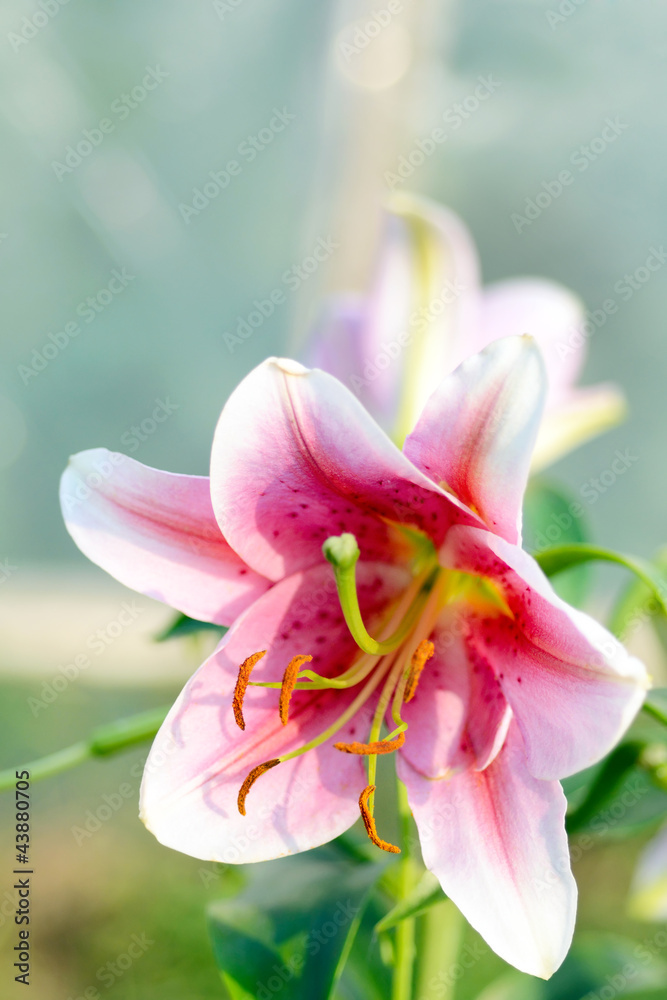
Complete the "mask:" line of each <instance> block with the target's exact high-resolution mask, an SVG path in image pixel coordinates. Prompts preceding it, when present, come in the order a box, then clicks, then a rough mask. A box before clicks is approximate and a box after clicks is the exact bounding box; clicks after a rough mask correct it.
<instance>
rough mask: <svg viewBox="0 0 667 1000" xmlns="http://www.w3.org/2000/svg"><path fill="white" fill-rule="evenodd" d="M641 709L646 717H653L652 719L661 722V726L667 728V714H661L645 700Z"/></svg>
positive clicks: (660, 711)
mask: <svg viewBox="0 0 667 1000" xmlns="http://www.w3.org/2000/svg"><path fill="white" fill-rule="evenodd" d="M642 708H643V710H644V711H645V712H646V714H647V715H651V716H653V718H654V719H657V721H658V722H661V723H662V724H663V726H667V713H665V712H663V711H662V709H661V708H658V706H657V705H653V704H652V703H651V702H650V701H648V700H647V701H645V702H644V704H643V705H642Z"/></svg>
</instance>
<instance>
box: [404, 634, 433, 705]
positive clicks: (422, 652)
mask: <svg viewBox="0 0 667 1000" xmlns="http://www.w3.org/2000/svg"><path fill="white" fill-rule="evenodd" d="M434 653H435V646H434V645H433V643H432V642H429V640H428V639H422V641H421V642H420V643H419V645H418V646H417V648H416V649H415V651H414V653H413V654H412V659H411V660H410V670H409V673H408V680H407V683H406V685H405V694H404V695H403V701H412V699H413V698H414V696H415V691H416V690H417V684H418V683H419V678H420V677H421V672H422V670H423V669H424V667H425V666H426V663H427V661H428V660H430V659H431V657H432V656H433V654H434Z"/></svg>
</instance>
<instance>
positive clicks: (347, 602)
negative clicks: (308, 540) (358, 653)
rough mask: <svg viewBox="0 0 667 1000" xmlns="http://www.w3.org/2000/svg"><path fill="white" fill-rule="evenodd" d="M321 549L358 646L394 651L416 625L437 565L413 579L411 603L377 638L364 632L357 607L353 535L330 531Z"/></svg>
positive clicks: (372, 650)
mask: <svg viewBox="0 0 667 1000" xmlns="http://www.w3.org/2000/svg"><path fill="white" fill-rule="evenodd" d="M322 552H323V553H324V556H325V558H326V559H327V560H328V562H330V563H331V565H332V566H333V568H334V576H335V578H336V587H337V588H338V598H339V600H340V606H341V609H342V611H343V615H344V616H345V622H346V624H347V627H348V628H349V630H350V632H351V634H352V638H353V639H354V641H355V642H356V644H357V646H359V648H360V649H363V651H364V652H365V653H369V654H370V655H372V656H377V655H385V654H386V653H393V652H394V650H396V649H398V647H399V646H400V645H401V644H402V643H403V642H404V641H405V639H406V638H407V637H408V635H409V634H410V632H411V631H412V629H413V628H414V627H415V624H416V622H417V620H418V618H419V616H420V614H421V612H422V609H423V607H424V604H425V603H426V600H427V588H428V583H429V579H430V578H431V577H433V576H434V575H435V574H436V573H437V569H434V568H430V569H427V570H426V571H425V572H424V573H423V574H422V575H421V577H418V578H417V580H415V581H414V583H415V584H416V585H417V586H416V592H415V594H414V595H412V596H411V602H412V603H411V606H409V607H408V610H407V613H406V615H405V617H404V618H403V621H402V622H401V623H400V625H399V626H398V628H397V629H396V631H395V632H394V634H393V635H392V636H390V637H389V638H388V639H385V640H382V641H380V642H378V640H376V639H374V638H373V637H372V636H371V635H369V633H368V632H367V630H366V626H365V625H364V621H363V618H362V616H361V609H360V607H359V596H358V594H357V581H356V573H355V570H356V565H357V562H358V560H359V555H360V553H359V546H358V545H357V540H356V538H355V537H354V535H352V534H350V533H349V532H345V533H344V534H342V535H332V536H331V538H327V540H326V542H325V543H324V545H323V546H322Z"/></svg>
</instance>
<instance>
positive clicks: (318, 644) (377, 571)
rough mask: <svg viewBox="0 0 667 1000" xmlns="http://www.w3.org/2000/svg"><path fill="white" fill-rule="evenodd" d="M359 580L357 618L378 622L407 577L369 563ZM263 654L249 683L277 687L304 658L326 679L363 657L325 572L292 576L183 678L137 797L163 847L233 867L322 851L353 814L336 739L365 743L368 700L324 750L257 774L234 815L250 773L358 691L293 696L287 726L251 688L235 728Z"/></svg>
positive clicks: (360, 772)
mask: <svg viewBox="0 0 667 1000" xmlns="http://www.w3.org/2000/svg"><path fill="white" fill-rule="evenodd" d="M358 576H359V583H360V588H359V592H360V601H361V605H362V610H363V613H364V615H365V616H366V618H367V620H368V621H369V622H371V623H375V624H377V623H378V620H379V619H378V616H381V615H382V614H383V613H384V612H385V611H386V609H387V606H388V604H389V603H390V602H393V601H394V600H396V598H397V597H398V596H399V595H400V594H401V592H402V590H403V589H404V588H405V586H406V585H407V583H408V581H409V577H408V575H407V574H406V573H405V572H404V571H402V570H399V569H396V568H393V569H392V568H388V567H384V566H375V565H370V566H369V565H366V566H364V567H361V568H360V569H359V574H358ZM262 649H266V650H268V652H267V654H266V656H265V657H264V658H263V659H262V660H260V661H259V662H258V664H257V665H256V667H255V669H254V671H253V673H252V676H251V679H252V680H253V681H280V680H281V679H282V676H283V672H284V670H285V667H286V666H287V664H288V662H289V661H290V659H291V658H292V657H293V656H296V655H299V654H311V655H313V657H314V659H313V662H312V663H310V664H308V667H309V668H312V669H315V670H316V671H317V672H318V673H321V674H323V675H326V676H332V675H337V674H340V673H342V672H343V671H344V670H345V669H346V668H347V667H348V666H349V665H350V664H351V663H352V661H353V660H354V659H356V657H357V656H358V654H359V650H358V648H357V647H356V645H355V643H354V641H353V639H352V637H351V636H350V634H349V632H348V629H347V626H346V625H345V624H344V622H343V619H342V616H341V614H340V610H339V608H338V601H337V597H336V588H335V583H334V580H333V573H332V572H331V568H330V567H329V566H328V565H324V566H321V567H317V568H315V569H310V570H308V571H306V572H304V573H300V574H297V575H295V576H292V577H289V578H288V579H286V580H284V581H282V582H280V583H278V584H276V586H275V587H273V588H272V589H271V590H270V591H269V592H268V593H267V594H265V595H264V596H263V597H261V598H260V599H259V600H258V601H257V602H256V604H254V605H253V607H252V608H250V609H249V610H248V611H247V612H246V613H245V614H244V615H243V616H242V617H241V618H240V619H239V620H238V621H237V622H236V623H235V624H234V625H233V626H232V628H231V629H230V631H229V632H228V633H227V635H226V636H225V637H224V639H223V640H222V642H221V644H220V645H219V646H218V649H217V650H216V652H215V653H214V654H213V656H211V657H210V659H208V660H207V661H206V662H205V663H204V664H203V665H202V666H201V667H200V669H199V670H198V671H197V673H196V674H195V675H194V676H193V677H192V679H191V680H190V681H188V683H187V685H186V686H185V689H184V691H183V692H182V694H181V695H180V697H179V698H178V700H177V702H176V704H175V705H174V707H173V708H172V710H171V711H170V713H169V715H168V716H167V719H166V720H165V722H164V724H163V726H162V728H161V729H160V732H159V733H158V735H157V738H156V740H155V743H154V745H153V749H152V750H151V754H150V757H149V760H148V762H147V765H146V771H145V775H144V781H143V785H142V792H141V816H142V819H143V821H144V822H145V824H146V826H147V827H148V829H149V830H151V831H152V833H154V834H155V836H156V837H157V838H158V840H159V841H160V842H161V843H163V844H165V845H166V846H167V847H172V848H174V849H175V850H178V851H182V852H183V853H185V854H190V855H192V856H194V857H197V858H204V859H207V860H209V861H220V862H223V863H229V864H235V863H237V862H238V863H242V862H249V861H262V860H267V859H269V858H276V857H280V856H282V855H284V854H294V853H296V852H298V851H304V850H307V849H308V848H311V847H316V846H317V845H319V844H324V843H326V842H327V841H329V840H332V839H333V838H334V837H337V836H338V835H339V834H340V833H342V832H343V831H344V830H346V829H347V828H348V827H349V826H351V825H352V823H354V822H355V821H356V820H357V819H358V817H359V806H358V799H359V794H360V792H361V791H362V789H363V788H364V787H365V785H366V776H365V772H364V767H363V761H362V759H361V758H360V757H357V756H354V755H351V754H345V753H341V752H340V751H339V750H336V749H334V746H333V743H334V742H335V741H336V740H342V741H351V740H354V739H357V740H359V739H360V740H362V741H365V740H367V738H368V731H369V729H370V723H371V719H372V713H373V710H374V708H375V702H374V701H373V699H371V700H370V701H369V702H368V703H367V705H366V706H364V708H362V709H361V710H360V711H359V713H358V714H357V716H356V717H355V718H354V719H352V720H351V721H350V722H348V723H347V724H346V725H345V726H344V727H343V728H342V729H341V730H339V732H338V733H337V734H336V735H335V737H332V738H331V739H330V740H328V741H327V742H326V743H325V744H323V745H322V746H321V747H319V748H318V749H315V750H311V751H309V752H307V753H305V754H304V755H303V756H300V757H297V758H295V759H294V760H291V761H287V762H284V763H282V764H279V765H278V766H277V767H275V768H273V769H272V770H270V771H268V772H266V773H265V774H263V775H261V777H260V778H259V779H258V780H257V783H256V784H255V785H254V786H253V787H252V789H251V790H250V793H249V795H248V798H247V801H246V813H247V814H246V816H241V815H240V813H239V811H238V808H237V796H238V792H239V789H240V787H241V785H242V783H243V781H244V779H245V778H246V776H247V775H248V773H249V772H250V771H251V770H252V769H253V768H254V767H256V766H257V765H258V764H260V763H262V762H264V761H266V760H270V759H272V758H275V757H278V756H280V755H282V754H285V753H288V752H290V751H292V750H294V749H297V748H298V747H301V746H303V745H304V744H305V743H307V742H309V741H310V740H312V739H314V738H315V737H316V736H318V735H319V734H320V733H321V732H322V731H323V730H325V729H326V728H327V727H328V726H330V725H331V724H332V723H334V722H335V720H336V719H337V718H339V717H340V715H341V714H342V713H343V711H344V710H345V709H346V707H347V706H348V705H349V704H350V702H351V701H352V700H353V699H354V698H355V697H356V695H357V693H358V689H357V688H352V689H349V688H348V689H346V690H339V691H316V692H312V693H311V692H307V691H295V692H294V694H293V695H292V701H291V705H290V713H289V722H288V724H287V725H286V726H282V725H281V723H280V719H279V715H278V700H279V691H278V690H276V689H271V688H257V687H252V686H251V687H249V688H248V692H247V695H246V698H245V702H244V706H243V714H244V718H245V724H246V728H245V730H244V731H241V730H240V729H239V728H238V726H237V725H236V722H235V720H234V715H233V712H232V695H233V691H234V687H235V683H236V678H237V674H238V668H239V664H240V663H242V662H243V660H245V659H246V657H248V656H249V655H250V654H252V653H254V652H256V651H258V650H262ZM375 698H377V693H376V695H375Z"/></svg>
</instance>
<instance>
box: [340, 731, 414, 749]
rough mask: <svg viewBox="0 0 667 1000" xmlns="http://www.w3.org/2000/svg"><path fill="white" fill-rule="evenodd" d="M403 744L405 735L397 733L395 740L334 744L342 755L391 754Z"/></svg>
mask: <svg viewBox="0 0 667 1000" xmlns="http://www.w3.org/2000/svg"><path fill="white" fill-rule="evenodd" d="M404 743H405V733H404V732H403V733H399V734H398V736H397V737H396V739H395V740H389V739H387V740H378V741H377V742H376V743H334V747H335V748H336V750H342V751H343V753H357V754H375V753H393V751H394V750H398V749H399V747H402V746H403V744H404Z"/></svg>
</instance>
